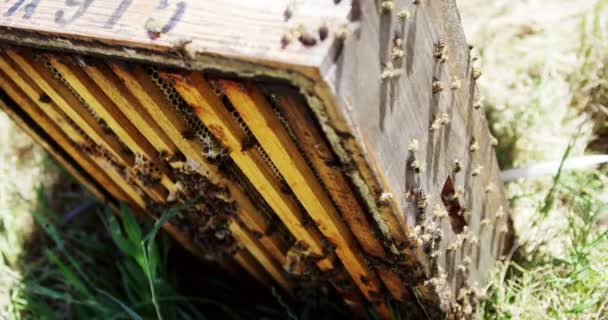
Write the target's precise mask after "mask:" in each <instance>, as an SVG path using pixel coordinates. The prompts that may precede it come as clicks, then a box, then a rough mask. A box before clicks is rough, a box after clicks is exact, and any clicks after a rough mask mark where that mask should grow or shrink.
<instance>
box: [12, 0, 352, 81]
mask: <svg viewBox="0 0 608 320" xmlns="http://www.w3.org/2000/svg"><path fill="white" fill-rule="evenodd" d="M291 4H295V5H291ZM288 6H291V7H292V10H291V11H292V14H291V15H292V17H291V18H290V19H288V21H285V20H286V9H287V8H288ZM349 11H350V4H349V3H348V1H342V3H340V4H334V3H333V2H331V1H323V0H311V1H292V0H257V1H255V2H243V1H239V0H227V1H226V0H210V1H162V0H159V1H145V0H134V1H116V0H96V1H82V2H75V3H70V2H68V3H66V2H65V0H49V1H41V2H38V1H34V2H31V3H28V1H19V0H15V1H9V2H4V3H2V4H0V13H2V16H1V17H0V26H2V27H3V28H5V29H4V30H6V28H11V30H12V32H13V33H14V32H15V31H23V32H25V33H32V32H35V33H37V34H40V35H44V36H45V37H46V38H47V39H46V40H47V41H45V42H47V44H48V45H51V46H60V47H61V46H64V45H65V44H66V43H65V42H64V43H62V44H60V43H59V41H58V40H56V39H55V38H54V37H55V36H57V37H60V38H71V39H84V40H87V39H96V41H98V42H99V43H103V44H107V45H112V46H125V47H131V48H139V49H147V50H154V51H159V52H172V53H173V55H177V56H179V57H180V58H186V59H187V58H188V57H189V56H190V55H195V54H197V53H201V54H204V53H207V52H208V53H213V54H214V55H221V56H225V57H241V58H246V59H247V60H250V61H251V62H256V63H264V64H267V65H270V66H275V67H276V66H281V67H288V68H294V69H298V66H314V65H318V64H319V63H320V62H321V61H322V59H323V58H324V57H325V54H326V52H327V51H328V50H329V48H330V47H331V45H332V43H331V41H329V40H327V41H320V40H317V43H316V45H315V46H309V45H305V44H303V43H301V42H300V41H299V40H298V37H297V36H295V37H294V36H292V40H291V42H290V43H289V44H288V45H286V46H285V47H284V48H283V44H282V43H281V39H282V38H283V36H284V35H285V34H287V33H288V32H289V31H290V30H295V29H303V31H305V32H306V33H310V34H311V35H312V36H315V37H316V36H317V35H318V33H319V29H320V28H321V27H322V26H323V25H324V24H326V25H327V27H328V30H329V31H330V33H331V32H333V30H335V29H336V28H337V27H338V26H339V25H340V24H343V23H344V19H345V18H346V17H347V15H348V13H349ZM319 12H322V13H323V16H322V17H321V16H319ZM2 35H4V36H5V37H9V34H6V33H5V32H2Z"/></svg>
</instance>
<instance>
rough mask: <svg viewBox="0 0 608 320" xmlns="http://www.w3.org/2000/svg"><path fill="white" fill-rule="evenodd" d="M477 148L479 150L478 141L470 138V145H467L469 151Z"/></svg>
mask: <svg viewBox="0 0 608 320" xmlns="http://www.w3.org/2000/svg"><path fill="white" fill-rule="evenodd" d="M477 150H479V143H478V142H477V140H476V139H475V138H471V145H470V146H469V151H470V152H475V151H477Z"/></svg>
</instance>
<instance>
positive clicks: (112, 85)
mask: <svg viewBox="0 0 608 320" xmlns="http://www.w3.org/2000/svg"><path fill="white" fill-rule="evenodd" d="M82 70H83V71H84V72H86V73H87V74H88V75H89V77H90V78H91V80H93V82H94V83H95V84H97V86H99V89H101V91H103V92H104V93H105V94H106V95H107V96H108V98H110V100H111V101H112V102H114V104H115V105H116V107H117V108H118V110H119V111H120V112H122V114H123V115H125V116H126V118H127V119H128V120H129V121H130V122H131V123H132V124H133V128H136V130H138V131H139V132H140V133H141V136H142V137H145V139H146V140H147V141H148V142H149V143H150V144H151V145H152V146H153V147H154V149H155V150H156V152H158V153H161V152H163V151H165V152H167V153H169V152H171V153H173V152H174V151H175V145H174V144H173V143H172V142H171V141H170V140H169V138H168V137H167V136H166V135H165V133H164V132H163V131H162V129H161V126H160V125H159V123H158V122H157V121H155V120H154V119H153V118H152V116H150V114H148V113H147V112H145V110H144V108H143V107H142V105H141V104H140V103H139V101H138V100H136V99H135V97H134V96H133V95H132V94H131V92H129V90H127V88H126V87H125V86H124V85H123V84H122V83H121V82H120V79H118V78H117V77H116V76H115V75H114V74H113V73H112V71H111V70H109V68H108V67H106V66H105V65H104V64H103V62H101V61H96V62H95V64H94V65H85V66H83V67H82ZM104 107H105V108H109V106H108V105H105V104H104Z"/></svg>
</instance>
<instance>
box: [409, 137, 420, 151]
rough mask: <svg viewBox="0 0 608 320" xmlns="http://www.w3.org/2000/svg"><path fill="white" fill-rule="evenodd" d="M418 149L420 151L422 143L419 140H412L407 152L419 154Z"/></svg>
mask: <svg viewBox="0 0 608 320" xmlns="http://www.w3.org/2000/svg"><path fill="white" fill-rule="evenodd" d="M418 149H420V143H419V142H418V139H412V140H411V141H410V144H409V145H408V147H407V150H408V151H411V152H417V151H418Z"/></svg>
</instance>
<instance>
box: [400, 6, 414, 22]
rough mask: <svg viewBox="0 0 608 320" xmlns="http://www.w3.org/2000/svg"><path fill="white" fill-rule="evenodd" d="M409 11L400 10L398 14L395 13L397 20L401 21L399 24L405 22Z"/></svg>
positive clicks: (408, 16)
mask: <svg viewBox="0 0 608 320" xmlns="http://www.w3.org/2000/svg"><path fill="white" fill-rule="evenodd" d="M410 15H411V14H410V11H409V10H406V9H404V10H401V11H399V13H397V17H398V18H399V20H401V22H405V20H407V19H409V18H410Z"/></svg>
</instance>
